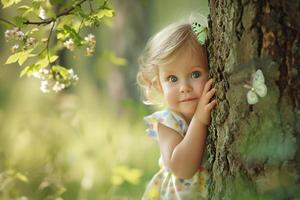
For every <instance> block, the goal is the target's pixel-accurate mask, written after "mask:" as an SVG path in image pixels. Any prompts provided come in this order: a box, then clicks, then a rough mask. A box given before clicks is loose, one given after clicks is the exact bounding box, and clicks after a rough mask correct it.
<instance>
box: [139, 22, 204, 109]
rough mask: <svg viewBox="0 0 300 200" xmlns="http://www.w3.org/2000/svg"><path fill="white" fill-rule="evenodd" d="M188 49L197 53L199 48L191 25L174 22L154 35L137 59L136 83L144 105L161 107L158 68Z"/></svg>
mask: <svg viewBox="0 0 300 200" xmlns="http://www.w3.org/2000/svg"><path fill="white" fill-rule="evenodd" d="M186 48H189V49H191V50H193V51H199V48H201V49H202V48H205V46H201V45H200V43H199V42H198V41H197V36H196V35H195V33H194V32H193V30H192V27H191V23H188V22H176V23H173V24H170V25H168V26H167V27H165V28H164V29H163V30H161V31H160V32H158V33H157V34H156V35H154V36H153V37H152V38H150V40H149V41H148V43H147V44H146V47H145V49H144V51H143V52H142V55H141V56H140V58H139V72H138V73H137V83H138V85H139V86H140V88H141V90H142V92H143V94H144V98H145V100H144V101H143V102H144V103H145V104H152V105H161V103H162V101H161V92H160V91H159V87H160V86H159V79H158V67H159V66H161V65H166V64H168V63H169V62H171V61H172V60H173V59H174V58H175V57H176V55H177V54H178V53H181V51H182V50H186Z"/></svg>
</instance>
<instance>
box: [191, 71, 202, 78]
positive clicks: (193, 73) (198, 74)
mask: <svg viewBox="0 0 300 200" xmlns="http://www.w3.org/2000/svg"><path fill="white" fill-rule="evenodd" d="M200 75H201V72H199V71H194V72H192V75H191V76H192V78H199V77H200Z"/></svg>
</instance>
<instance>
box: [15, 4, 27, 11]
mask: <svg viewBox="0 0 300 200" xmlns="http://www.w3.org/2000/svg"><path fill="white" fill-rule="evenodd" d="M17 9H18V10H19V11H22V12H25V11H26V10H29V9H30V7H29V6H25V5H24V6H19V7H18V8H17Z"/></svg>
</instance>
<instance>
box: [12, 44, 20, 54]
mask: <svg viewBox="0 0 300 200" xmlns="http://www.w3.org/2000/svg"><path fill="white" fill-rule="evenodd" d="M18 48H19V45H18V44H15V45H14V46H12V47H11V49H10V51H11V52H12V53H16V51H17V49H18Z"/></svg>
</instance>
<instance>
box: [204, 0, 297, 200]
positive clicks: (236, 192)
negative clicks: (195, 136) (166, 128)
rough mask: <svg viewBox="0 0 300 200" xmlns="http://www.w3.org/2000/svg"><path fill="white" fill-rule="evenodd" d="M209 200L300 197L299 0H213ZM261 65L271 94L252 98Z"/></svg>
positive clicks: (210, 63) (211, 12)
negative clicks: (252, 100)
mask: <svg viewBox="0 0 300 200" xmlns="http://www.w3.org/2000/svg"><path fill="white" fill-rule="evenodd" d="M209 4H210V5H209V7H210V19H209V46H208V53H209V65H210V69H211V76H212V77H213V78H214V80H215V87H216V89H217V94H216V98H217V100H218V104H217V107H216V109H215V111H214V113H213V117H212V124H211V126H210V135H209V137H208V148H207V150H208V158H209V160H208V161H209V162H208V165H209V166H208V169H209V170H210V172H211V173H210V174H211V177H210V182H209V199H216V200H220V199H230V200H232V199H272V200H274V199H280V200H282V199H297V198H298V199H299V197H300V192H299V188H300V183H299V182H300V181H299V175H300V148H299V146H300V1H299V0H291V1H285V0H272V1H271V0H265V1H260V0H256V1H254V0H253V1H250V0H248V1H247V0H236V1H233V0H210V2H209ZM257 69H261V70H262V72H263V74H264V77H265V84H266V86H267V89H268V92H267V95H266V96H265V97H263V98H259V101H258V103H256V104H254V105H249V104H248V103H247V98H246V95H247V92H248V91H249V89H247V88H245V87H244V85H245V84H248V85H252V76H253V74H254V73H255V71H256V70H257Z"/></svg>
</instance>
